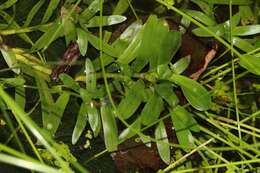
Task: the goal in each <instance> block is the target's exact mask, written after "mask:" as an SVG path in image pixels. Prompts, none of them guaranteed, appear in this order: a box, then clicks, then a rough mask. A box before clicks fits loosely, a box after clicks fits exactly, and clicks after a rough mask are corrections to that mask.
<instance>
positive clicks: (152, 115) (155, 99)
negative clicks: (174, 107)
mask: <svg viewBox="0 0 260 173" xmlns="http://www.w3.org/2000/svg"><path fill="white" fill-rule="evenodd" d="M162 109H163V100H162V98H161V97H159V96H158V95H157V93H154V94H153V96H152V98H150V99H149V100H148V102H147V103H146V104H145V106H144V108H143V110H142V112H141V115H140V116H141V117H142V124H144V125H149V124H151V123H153V122H154V121H156V120H157V119H158V117H159V116H160V113H161V111H162Z"/></svg>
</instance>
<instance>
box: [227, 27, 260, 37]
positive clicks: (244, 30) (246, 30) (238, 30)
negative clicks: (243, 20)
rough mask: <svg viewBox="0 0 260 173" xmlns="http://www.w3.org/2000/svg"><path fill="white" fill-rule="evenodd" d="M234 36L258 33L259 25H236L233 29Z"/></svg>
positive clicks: (259, 31)
mask: <svg viewBox="0 0 260 173" xmlns="http://www.w3.org/2000/svg"><path fill="white" fill-rule="evenodd" d="M232 32H233V35H234V36H248V35H255V34H259V33H260V25H247V26H237V27H235V28H234V29H233V31H232Z"/></svg>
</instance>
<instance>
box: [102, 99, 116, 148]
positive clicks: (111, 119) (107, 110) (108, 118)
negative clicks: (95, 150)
mask: <svg viewBox="0 0 260 173" xmlns="http://www.w3.org/2000/svg"><path fill="white" fill-rule="evenodd" d="M101 119H102V124H103V132H104V140H105V145H106V148H107V150H108V151H115V150H117V145H118V130H117V125H116V119H115V114H114V113H113V112H112V108H111V106H110V105H108V104H107V103H104V101H103V103H102V106H101Z"/></svg>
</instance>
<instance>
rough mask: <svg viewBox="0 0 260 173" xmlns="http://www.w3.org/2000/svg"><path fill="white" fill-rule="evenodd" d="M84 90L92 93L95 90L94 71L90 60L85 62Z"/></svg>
mask: <svg viewBox="0 0 260 173" xmlns="http://www.w3.org/2000/svg"><path fill="white" fill-rule="evenodd" d="M85 73H86V88H87V89H89V90H91V91H93V90H95V89H96V85H97V84H96V83H97V82H96V80H97V79H96V78H97V77H96V71H95V69H94V66H93V64H92V62H91V60H90V59H86V62H85Z"/></svg>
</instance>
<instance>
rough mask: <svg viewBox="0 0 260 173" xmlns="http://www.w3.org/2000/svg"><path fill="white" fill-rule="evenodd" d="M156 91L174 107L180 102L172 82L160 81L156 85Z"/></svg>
mask: <svg viewBox="0 0 260 173" xmlns="http://www.w3.org/2000/svg"><path fill="white" fill-rule="evenodd" d="M155 91H156V92H157V93H158V94H159V95H160V96H161V97H162V98H163V99H164V100H165V101H166V102H167V103H168V104H169V105H170V106H172V107H174V106H176V105H177V104H178V103H179V99H178V97H177V96H176V94H175V93H174V91H173V87H172V84H171V83H160V84H158V85H156V86H155Z"/></svg>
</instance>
